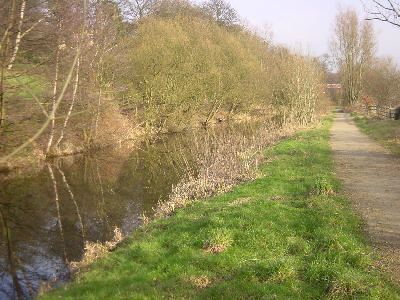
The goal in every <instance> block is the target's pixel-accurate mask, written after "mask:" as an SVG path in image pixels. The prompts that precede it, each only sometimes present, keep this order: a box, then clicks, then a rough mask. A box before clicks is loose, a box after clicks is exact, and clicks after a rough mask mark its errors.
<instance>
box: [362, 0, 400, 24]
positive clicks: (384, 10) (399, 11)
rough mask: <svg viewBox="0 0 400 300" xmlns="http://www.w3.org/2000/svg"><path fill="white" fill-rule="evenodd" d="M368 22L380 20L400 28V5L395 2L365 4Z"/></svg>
mask: <svg viewBox="0 0 400 300" xmlns="http://www.w3.org/2000/svg"><path fill="white" fill-rule="evenodd" d="M364 6H365V8H366V11H367V13H368V15H369V17H368V18H367V20H378V21H382V22H386V23H389V24H392V25H394V26H397V27H400V3H399V2H398V1H394V0H380V1H378V0H370V1H369V4H365V3H364Z"/></svg>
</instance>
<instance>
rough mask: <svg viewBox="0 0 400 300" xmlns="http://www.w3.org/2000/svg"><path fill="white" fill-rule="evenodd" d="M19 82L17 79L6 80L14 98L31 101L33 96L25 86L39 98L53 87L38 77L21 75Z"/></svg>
mask: <svg viewBox="0 0 400 300" xmlns="http://www.w3.org/2000/svg"><path fill="white" fill-rule="evenodd" d="M18 80H19V81H18ZM18 80H17V79H16V78H15V77H10V78H8V79H6V88H7V89H8V90H9V94H10V95H11V96H12V97H18V98H22V99H31V98H32V95H31V94H30V93H29V92H28V91H27V90H26V88H25V86H27V87H28V88H29V89H30V90H31V91H32V92H33V93H34V95H35V96H36V97H38V98H40V97H41V96H42V95H43V94H44V93H45V92H46V91H48V90H49V89H51V85H50V84H49V83H48V82H47V81H46V80H44V79H43V78H41V77H40V76H38V75H20V76H18ZM20 82H22V83H23V84H21V83H20Z"/></svg>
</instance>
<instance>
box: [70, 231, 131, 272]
mask: <svg viewBox="0 0 400 300" xmlns="http://www.w3.org/2000/svg"><path fill="white" fill-rule="evenodd" d="M122 240H123V236H122V233H121V230H120V229H119V228H118V227H115V228H114V237H113V239H112V240H111V241H107V242H105V243H104V244H103V243H100V242H90V241H86V242H85V252H84V254H83V257H82V260H81V261H78V262H71V263H70V267H71V270H72V271H73V272H74V273H79V272H81V271H83V270H86V269H87V268H88V267H89V266H90V265H92V264H93V263H94V262H96V261H97V260H98V259H100V258H102V257H104V256H105V255H107V253H109V252H110V251H112V250H114V249H115V248H116V247H117V246H118V244H119V243H121V242H122Z"/></svg>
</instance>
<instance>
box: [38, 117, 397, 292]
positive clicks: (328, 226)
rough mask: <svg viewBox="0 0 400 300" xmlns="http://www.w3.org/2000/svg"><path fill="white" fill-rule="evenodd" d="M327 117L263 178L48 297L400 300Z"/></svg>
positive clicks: (160, 227) (159, 230)
mask: <svg viewBox="0 0 400 300" xmlns="http://www.w3.org/2000/svg"><path fill="white" fill-rule="evenodd" d="M329 126H330V120H327V121H326V122H325V123H324V125H323V126H322V127H319V128H317V129H314V130H308V131H303V132H301V133H300V134H297V135H296V136H295V137H293V138H290V139H287V140H284V141H282V142H280V143H279V144H278V145H277V146H275V147H273V148H269V149H267V150H266V151H265V155H267V156H268V157H273V159H271V162H270V163H269V164H267V165H263V166H261V167H260V172H261V176H260V177H259V178H258V179H256V180H254V181H252V182H249V183H246V184H242V185H240V186H237V187H235V188H234V189H233V190H232V191H231V192H229V193H225V194H222V195H219V196H217V197H215V198H209V199H204V200H202V201H195V202H193V203H192V204H191V205H189V206H187V207H186V208H185V209H178V210H176V211H175V214H174V215H173V216H171V217H169V218H161V219H158V220H156V221H154V222H152V223H151V224H149V225H147V226H144V227H143V228H141V229H139V230H138V231H136V232H134V233H133V234H132V236H131V237H130V238H129V239H127V240H126V241H125V242H124V243H123V244H122V246H120V247H119V248H118V249H117V250H116V251H115V252H113V253H111V254H109V255H108V256H107V257H106V258H104V259H101V260H100V261H98V262H97V263H95V264H94V265H93V266H92V267H91V270H90V271H89V272H87V273H83V274H80V275H79V276H78V277H77V278H76V279H75V280H74V282H72V283H70V284H68V285H67V286H66V287H64V288H61V289H58V290H55V291H53V292H51V293H50V294H47V295H44V296H43V297H42V299H161V298H183V299H355V298H360V299H398V298H400V297H399V295H400V289H399V287H398V286H395V285H394V284H392V283H390V282H388V281H387V280H386V279H385V278H384V277H383V275H382V274H381V273H379V272H378V271H376V270H374V269H373V267H372V266H373V264H374V262H373V258H372V255H371V252H370V250H369V249H368V248H367V246H366V244H365V241H364V238H363V235H362V234H361V233H360V220H359V219H358V218H357V217H356V216H355V215H354V213H353V212H352V211H351V208H350V206H349V204H348V201H347V199H346V198H345V197H344V196H342V195H340V194H339V191H340V185H339V182H338V180H337V179H336V178H335V177H334V175H333V173H332V172H333V161H332V153H331V150H330V148H329V144H328V140H329Z"/></svg>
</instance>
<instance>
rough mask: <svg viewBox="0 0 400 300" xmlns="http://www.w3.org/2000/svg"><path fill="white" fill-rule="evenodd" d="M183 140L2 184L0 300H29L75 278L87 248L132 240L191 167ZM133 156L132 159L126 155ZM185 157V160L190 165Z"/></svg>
mask: <svg viewBox="0 0 400 300" xmlns="http://www.w3.org/2000/svg"><path fill="white" fill-rule="evenodd" d="M189 141H190V138H188V137H187V136H183V135H176V136H173V137H169V138H167V139H165V140H163V141H161V142H157V143H154V144H144V145H142V146H141V149H140V150H135V151H133V152H131V153H129V154H122V152H124V151H121V154H116V153H114V152H113V153H112V154H110V153H107V152H106V151H105V152H102V153H96V154H95V155H94V156H72V157H67V158H62V159H57V160H55V161H54V162H51V163H49V164H47V165H46V166H45V167H44V168H43V169H42V170H41V171H39V172H37V173H34V174H32V175H30V176H24V178H19V179H15V178H14V179H13V180H10V181H3V182H1V183H0V188H1V192H0V234H1V238H0V241H1V242H0V299H30V298H32V297H34V296H35V295H36V294H37V293H38V291H39V290H40V288H41V287H42V286H46V285H53V286H54V283H55V282H57V284H62V283H63V282H65V281H66V280H68V279H69V278H70V277H71V273H70V271H69V268H68V262H71V261H78V260H80V259H81V258H82V254H83V251H84V244H85V241H100V242H105V241H108V240H111V239H112V238H113V231H114V228H115V227H118V228H119V229H120V230H121V231H122V233H123V235H127V234H129V233H130V232H132V231H133V230H134V229H135V228H137V227H138V226H140V225H141V223H142V219H143V214H145V215H146V216H150V217H151V215H152V213H153V210H152V208H153V207H154V206H155V205H156V204H157V202H158V201H159V200H165V199H166V198H167V197H168V194H169V193H170V191H171V188H172V185H174V184H176V183H177V182H178V181H179V180H180V179H181V178H183V177H184V175H185V173H186V172H187V168H188V167H191V168H193V166H188V164H192V163H191V159H190V154H189V153H188V151H185V150H184V149H187V147H186V146H187V145H185V144H186V143H188V142H189ZM125 152H126V151H125ZM183 157H185V159H183Z"/></svg>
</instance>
